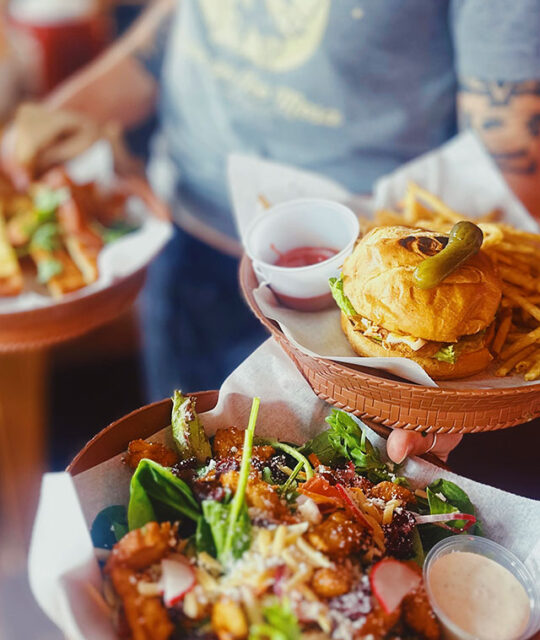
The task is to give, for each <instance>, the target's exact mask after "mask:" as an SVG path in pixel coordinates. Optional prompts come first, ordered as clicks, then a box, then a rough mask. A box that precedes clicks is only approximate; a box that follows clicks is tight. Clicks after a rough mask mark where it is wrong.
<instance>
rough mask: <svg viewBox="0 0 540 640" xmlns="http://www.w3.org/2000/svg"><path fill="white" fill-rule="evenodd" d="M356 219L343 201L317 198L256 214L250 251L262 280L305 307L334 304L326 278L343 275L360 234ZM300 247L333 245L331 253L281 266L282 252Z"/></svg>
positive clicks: (292, 304) (295, 305)
mask: <svg viewBox="0 0 540 640" xmlns="http://www.w3.org/2000/svg"><path fill="white" fill-rule="evenodd" d="M359 229H360V227H359V224H358V218H357V217H356V215H355V214H354V213H353V212H352V211H351V210H350V209H349V208H348V207H346V206H345V205H342V204H340V203H339V202H332V201H330V200H321V199H318V198H300V199H297V200H289V201H287V202H283V203H281V204H278V205H276V206H274V207H271V208H270V209H268V210H267V211H265V212H264V213H262V214H260V215H259V217H257V218H256V219H255V220H254V221H253V223H252V224H251V226H250V227H249V229H248V230H247V233H246V236H245V238H246V240H245V246H246V253H247V254H248V256H249V257H250V258H251V260H252V262H253V269H254V271H255V273H256V274H257V278H258V280H259V282H260V283H264V284H268V285H269V286H270V287H271V289H272V291H273V292H274V294H275V295H276V297H277V298H278V300H279V301H280V303H281V304H283V305H284V306H286V307H290V308H292V309H299V310H301V311H317V310H320V309H325V308H327V307H330V306H332V304H333V302H332V294H331V293H330V287H329V285H328V279H329V278H332V277H337V276H338V275H339V272H340V269H341V266H342V265H343V261H344V260H345V258H346V257H347V256H348V255H349V254H350V253H351V252H352V250H353V247H354V243H355V242H356V239H357V238H358V233H359ZM300 247H306V248H310V249H312V248H316V247H319V248H321V249H333V250H334V251H335V252H336V253H335V255H332V256H331V257H330V258H328V259H326V260H323V261H322V262H317V263H316V264H310V265H308V266H305V267H284V266H278V265H276V264H275V262H276V261H277V260H278V258H279V254H284V253H286V252H288V251H290V250H291V249H298V248H300Z"/></svg>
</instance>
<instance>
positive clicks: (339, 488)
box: [336, 483, 373, 531]
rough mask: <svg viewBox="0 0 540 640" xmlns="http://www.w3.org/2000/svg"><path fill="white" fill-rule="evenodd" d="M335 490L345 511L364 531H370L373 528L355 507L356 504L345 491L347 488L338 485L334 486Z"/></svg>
mask: <svg viewBox="0 0 540 640" xmlns="http://www.w3.org/2000/svg"><path fill="white" fill-rule="evenodd" d="M336 489H337V491H338V493H339V495H340V497H341V498H342V500H343V502H344V504H345V508H346V509H347V511H349V512H350V513H351V514H352V515H353V516H354V517H355V518H356V519H357V520H358V521H359V522H360V523H361V524H362V525H363V526H364V527H365V528H366V529H369V530H370V531H371V530H372V529H373V527H372V526H371V525H370V524H369V522H368V521H367V519H366V517H365V515H364V514H363V513H362V512H361V511H360V509H359V508H358V507H357V506H356V502H355V501H354V500H353V498H352V497H351V495H350V494H349V492H348V491H347V488H346V487H344V486H343V485H342V484H339V483H338V484H336Z"/></svg>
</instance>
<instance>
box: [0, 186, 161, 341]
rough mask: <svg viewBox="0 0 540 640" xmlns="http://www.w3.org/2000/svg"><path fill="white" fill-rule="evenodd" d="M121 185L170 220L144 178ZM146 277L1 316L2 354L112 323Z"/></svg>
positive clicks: (137, 276) (141, 273)
mask: <svg viewBox="0 0 540 640" xmlns="http://www.w3.org/2000/svg"><path fill="white" fill-rule="evenodd" d="M119 185H120V187H121V188H122V190H123V191H125V193H127V194H128V195H134V196H137V197H139V198H141V200H143V201H144V202H145V204H146V205H147V207H148V209H149V210H150V211H151V213H152V214H153V215H154V216H156V217H157V218H160V219H164V220H169V219H170V215H169V212H168V209H167V207H166V206H165V205H164V204H163V203H162V202H161V201H160V200H159V199H157V198H156V196H155V195H154V194H153V193H152V191H151V189H150V187H149V186H148V183H147V182H146V181H145V180H144V179H142V178H138V177H130V178H122V179H120V180H119ZM145 276H146V266H145V267H142V268H141V269H138V270H137V271H135V272H134V273H132V274H130V275H129V276H127V277H125V278H120V279H118V280H115V282H114V283H113V284H111V285H110V286H109V287H106V288H105V289H102V290H100V291H96V292H95V293H91V294H89V295H83V296H82V297H77V298H75V299H73V300H69V299H68V300H65V301H62V300H60V301H59V302H58V303H56V304H52V305H49V306H47V307H42V308H39V309H30V310H28V311H20V312H17V313H10V314H0V353H6V352H14V351H24V350H30V349H38V348H41V347H46V346H49V345H52V344H56V343H58V342H63V341H65V340H69V339H70V338H74V337H77V336H80V335H83V334H84V333H87V332H88V331H91V330H92V329H95V328H96V327H98V326H100V325H102V324H105V323H107V322H110V321H111V320H113V319H114V318H116V317H118V316H119V315H121V314H122V313H123V312H124V311H126V310H127V309H128V308H129V307H130V306H131V305H132V304H133V302H134V300H135V298H136V297H137V295H138V293H139V292H140V290H141V289H142V286H143V284H144V280H145Z"/></svg>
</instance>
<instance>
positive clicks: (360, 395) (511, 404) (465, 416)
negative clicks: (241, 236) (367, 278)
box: [240, 256, 540, 433]
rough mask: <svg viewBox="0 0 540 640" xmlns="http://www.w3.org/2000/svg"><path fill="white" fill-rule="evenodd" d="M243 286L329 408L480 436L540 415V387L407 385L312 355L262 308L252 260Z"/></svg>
mask: <svg viewBox="0 0 540 640" xmlns="http://www.w3.org/2000/svg"><path fill="white" fill-rule="evenodd" d="M240 286H241V288H242V293H243V295H244V297H245V299H246V301H247V303H248V305H249V306H250V308H251V310H252V311H253V313H255V315H256V316H257V318H258V319H259V320H260V321H261V322H262V324H263V325H264V326H265V327H266V328H267V329H268V331H269V332H270V333H271V334H272V336H273V337H274V338H275V339H276V340H277V341H278V343H279V344H280V345H281V347H282V348H283V350H284V351H285V352H286V353H287V355H288V356H289V357H290V358H291V360H292V361H293V362H294V364H295V365H296V366H297V368H298V369H299V371H300V372H301V373H302V375H303V376H304V377H305V379H306V380H307V381H308V383H309V384H310V386H311V387H312V389H313V390H314V391H315V393H316V394H317V395H318V396H319V398H321V399H323V400H325V401H326V402H328V403H329V404H332V405H334V406H336V407H339V408H340V409H345V410H347V411H351V412H353V413H354V414H356V415H357V416H359V417H361V418H367V419H370V420H373V421H374V422H376V423H378V424H382V425H385V426H387V427H392V428H402V429H412V430H415V431H425V432H429V433H474V432H480V431H492V430H495V429H504V428H506V427H512V426H515V425H518V424H522V423H523V422H527V421H529V420H532V419H534V418H536V417H538V416H540V384H537V385H530V386H522V387H511V388H507V389H463V390H454V389H442V388H441V389H439V388H433V387H423V386H420V385H416V384H412V383H409V382H403V381H402V380H400V379H398V378H396V377H394V376H392V375H391V374H388V373H385V372H383V371H375V370H374V369H367V368H363V367H353V366H348V365H343V364H340V363H338V362H332V361H331V360H325V359H323V358H316V357H312V356H308V355H306V354H305V353H303V352H302V351H300V350H299V349H297V348H296V347H295V346H294V345H292V344H291V343H290V342H289V340H288V339H287V338H286V336H285V335H284V334H283V332H282V331H281V329H280V328H279V326H278V325H277V324H276V323H275V322H273V321H272V320H269V319H268V318H267V317H266V316H264V314H263V313H262V311H261V310H260V309H259V307H258V305H257V303H256V301H255V298H254V296H253V290H254V289H255V288H256V287H257V286H258V283H257V279H256V276H255V273H254V272H253V269H252V266H251V261H250V260H249V258H247V257H246V256H244V257H243V259H242V262H241V264H240Z"/></svg>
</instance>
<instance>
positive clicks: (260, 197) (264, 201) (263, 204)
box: [257, 193, 271, 209]
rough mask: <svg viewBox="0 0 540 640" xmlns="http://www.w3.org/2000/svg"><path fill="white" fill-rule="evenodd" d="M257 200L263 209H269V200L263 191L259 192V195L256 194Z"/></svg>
mask: <svg viewBox="0 0 540 640" xmlns="http://www.w3.org/2000/svg"><path fill="white" fill-rule="evenodd" d="M257 200H258V201H259V204H260V205H261V207H262V208H263V209H270V207H271V204H270V200H268V198H267V197H266V196H265V195H264V194H263V193H259V195H258V196H257Z"/></svg>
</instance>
